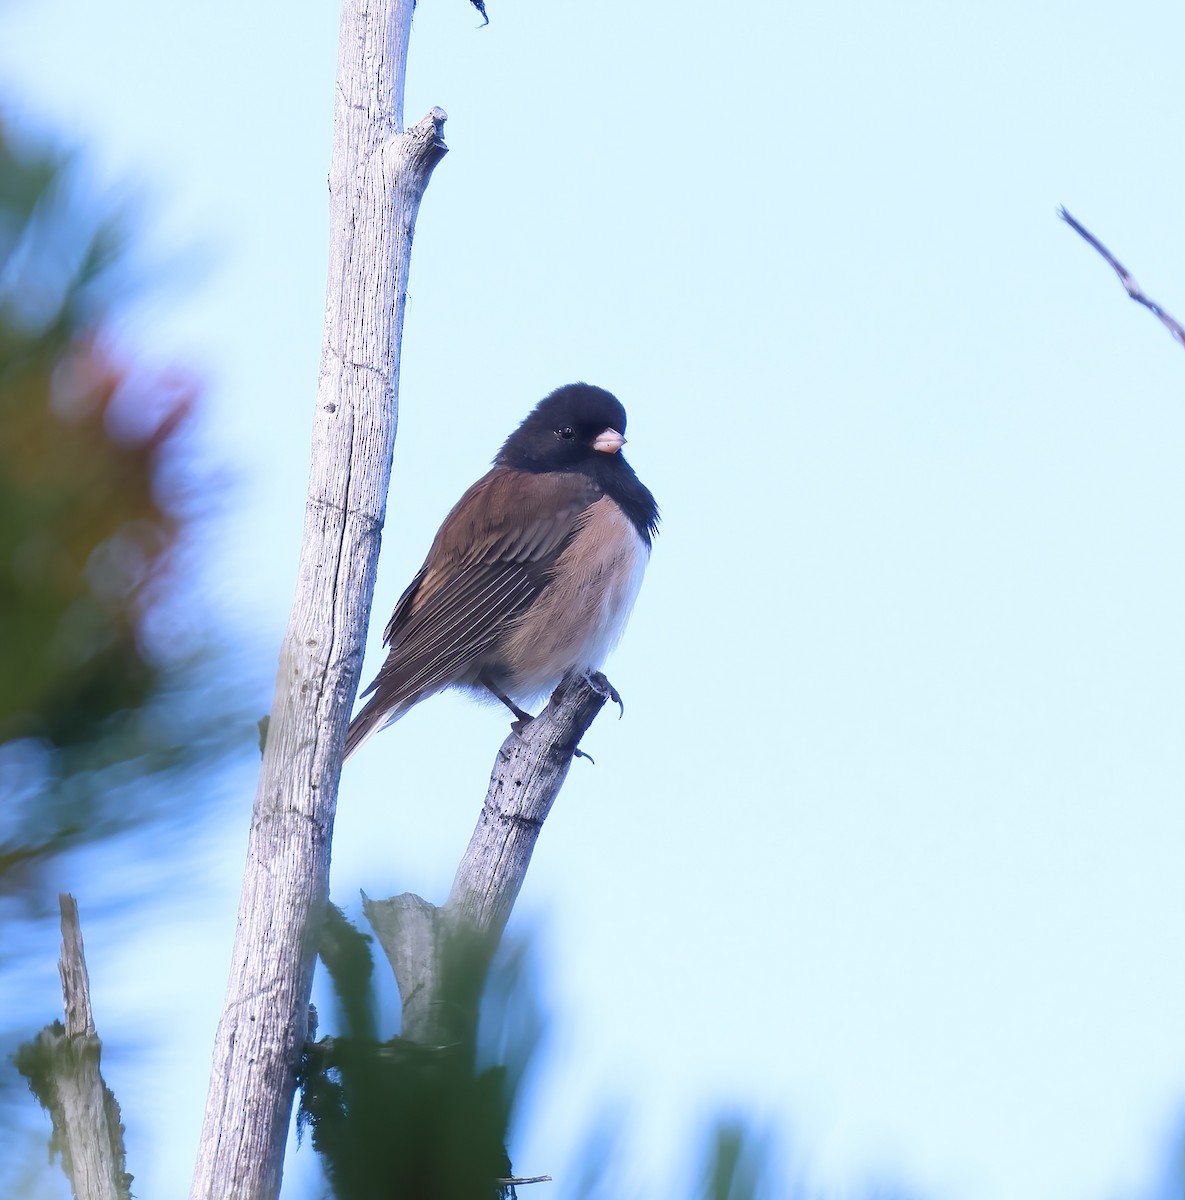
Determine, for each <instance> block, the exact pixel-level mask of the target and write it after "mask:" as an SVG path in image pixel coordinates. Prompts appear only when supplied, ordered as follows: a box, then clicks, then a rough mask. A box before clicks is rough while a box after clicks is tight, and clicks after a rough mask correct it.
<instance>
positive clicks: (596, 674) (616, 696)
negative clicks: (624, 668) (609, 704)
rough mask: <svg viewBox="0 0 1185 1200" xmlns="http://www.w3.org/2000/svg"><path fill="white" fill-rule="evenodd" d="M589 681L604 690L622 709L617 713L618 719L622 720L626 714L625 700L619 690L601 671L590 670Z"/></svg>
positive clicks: (598, 689) (600, 690)
mask: <svg viewBox="0 0 1185 1200" xmlns="http://www.w3.org/2000/svg"><path fill="white" fill-rule="evenodd" d="M586 678H587V679H588V681H589V683H591V684H592V685H593V687H595V688H596V689H597V691H599V692H603V693H604V694H605V695H606V696H608V697H609V699H610V700H612V701H613V703H614V704H616V705H617V707H618V709H619V710H620V711H619V712H618V714H617V719H618V720H619V721H620V720H621V718H622V717H624V716H625V701H624V700H622V698H621V694H620V693H619V692H618V690H617V689H616V688H615V687H614V686H613V685H612V684H611V683H610V682H609V680H608V679H606V678H605V676H604V675H602V674H601V672H600V671H590V672H589V673H588V675H587V676H586Z"/></svg>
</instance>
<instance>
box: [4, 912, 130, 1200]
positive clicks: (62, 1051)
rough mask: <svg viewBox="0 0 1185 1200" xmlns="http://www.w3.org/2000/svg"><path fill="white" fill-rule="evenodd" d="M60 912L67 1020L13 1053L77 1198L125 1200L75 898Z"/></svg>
mask: <svg viewBox="0 0 1185 1200" xmlns="http://www.w3.org/2000/svg"><path fill="white" fill-rule="evenodd" d="M58 905H59V907H60V908H61V913H62V954H61V957H60V958H59V960H58V974H59V975H60V976H61V978H62V1008H63V1010H64V1012H65V1017H66V1024H65V1027H63V1026H62V1024H61V1022H60V1021H55V1022H54V1023H53V1024H52V1025H47V1026H46V1027H45V1028H44V1029H43V1030H42V1031H41V1032H40V1033H39V1034H38V1035H37V1037H36V1039H35V1040H34V1041H32V1042H28V1043H26V1044H25V1045H23V1046H21V1048H20V1049H19V1050H18V1052H17V1056H16V1059H17V1067H18V1069H19V1070H20V1072H21V1074H22V1075H24V1076H25V1077H26V1078H27V1079H28V1081H29V1086H30V1087H31V1088H32V1090H33V1093H34V1095H36V1096H37V1098H38V1100H40V1102H41V1104H42V1106H43V1107H44V1108H46V1109H47V1110H48V1111H49V1114H50V1118H51V1119H52V1121H53V1130H54V1132H53V1141H52V1143H51V1146H52V1147H53V1148H54V1149H56V1150H57V1151H58V1152H59V1153H60V1154H61V1156H62V1170H63V1171H65V1173H66V1178H67V1179H69V1180H70V1188H71V1191H72V1192H73V1194H74V1196H75V1200H130V1197H131V1190H130V1185H131V1180H132V1177H131V1176H130V1175H129V1174H128V1173H127V1170H126V1165H127V1164H126V1161H125V1155H124V1146H123V1125H122V1124H121V1123H120V1113H119V1104H118V1103H117V1102H116V1099H115V1096H114V1095H112V1093H111V1091H110V1089H109V1088H108V1087H107V1085H106V1084H105V1083H104V1082H103V1076H102V1074H101V1073H100V1070H99V1059H100V1054H101V1051H102V1043H101V1042H100V1041H99V1036H98V1033H97V1032H96V1030H95V1021H94V1017H93V1016H92V1014H91V996H90V980H89V978H88V976H87V971H86V957H85V954H84V952H83V947H82V926H81V924H80V923H79V920H78V902H77V901H76V900H75V899H74V897H73V896H71V895H70V894H69V893H68V892H62V893H61V894H60V895H59V896H58Z"/></svg>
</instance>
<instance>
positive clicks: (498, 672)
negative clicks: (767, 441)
mask: <svg viewBox="0 0 1185 1200" xmlns="http://www.w3.org/2000/svg"><path fill="white" fill-rule="evenodd" d="M624 444H625V409H624V408H622V406H621V404H620V402H619V401H618V400H617V398H616V397H615V396H613V395H612V394H610V393H609V392H607V391H605V390H604V389H603V388H598V387H593V386H591V385H590V384H587V383H571V384H568V385H567V386H565V387H562V388H558V389H557V390H556V391H554V392H552V393H551V395H550V396H548V397H546V398H545V399H544V400H541V401H540V402H539V403H538V404H537V405H536V406H535V408H534V409H533V410H532V411H531V413H530V415H529V416H528V417H527V418H526V420H525V421H523V423H522V424H521V425H520V426H519V427H518V428H517V429H516V430H515V431H514V432H513V433H512V434H511V435H510V436H509V437H508V438H507V439H506V441H505V443H504V444H503V446H502V449H501V450H499V451H498V456H497V458H495V459H494V465H493V468H492V469H491V470H490V471H489V472H488V473H487V474H486V475H484V476H482V478H481V479H479V480H478V481H477V482H476V483H475V484H474V485H473V486H472V487H471V488H470V489H469V490H468V491H467V492H466V493H465V494H464V495H463V496H462V497H461V499H460V501H459V502H458V503H457V505H456V506H455V507H454V508H453V510H452V512H450V513H449V515H448V516H447V517H445V519H444V524H443V525H441V527H440V531H439V532H438V533H437V535H436V539H435V541H433V543H432V548H431V550H429V551H428V557H427V558H426V559H425V560H424V565H423V566H422V567H421V568H420V570H419V574H417V575H416V577H415V579H413V580H412V581H411V586H410V587H409V588H408V589H407V591H406V592H404V593H403V595H402V596H401V597H400V599H399V603H398V604H396V605H395V611H394V613H393V614H392V615H391V620H390V621H389V622H388V624H387V629H386V632H385V634H384V638H383V640H384V643H385V644H386V645H387V646H388V647H389V653H388V654H387V661H386V662H385V663H383V666H382V669H381V670H380V671H379V673H378V676H377V677H376V679H375V680H374V682H373V683H372V684H371V685H370V687H369V688H367V690H366V692H365V693H364V695H368V696H370V699H369V700H368V701H367V703H366V705H365V707H363V709H362V711H361V712H359V713H358V715H357V716H356V717H355V718H354V720H353V721H352V722H351V724H350V730H349V733H348V734H347V735H346V755H347V756H349V755H350V754H352V753H353V752H354V751H355V750H357V749H358V747H359V746H360V745H362V743H363V742H364V741H365V740H366V739H367V738H368V737H369V736H370V735H371V734H372V733H375V732H376V731H377V730H379V729H382V728H384V727H385V726H387V725H390V724H391V723H392V722H393V721H397V720H399V718H400V717H401V716H403V714H404V713H405V712H407V710H408V709H409V708H411V707H412V705H414V704H418V703H419V702H420V701H421V700H423V699H424V697H425V696H430V695H432V694H433V693H434V692H439V691H442V690H443V689H444V688H447V687H454V686H460V687H464V688H467V689H470V690H471V691H474V692H477V693H479V694H485V695H487V696H489V695H492V696H495V697H497V698H498V699H499V700H501V701H502V703H503V704H505V705H506V706H507V708H509V709H510V710H511V711H512V712H513V713H514V714H515V716H516V717H517V718H518V719H519V720H520V721H526V720H530V714H529V713H527V712H525V711H524V710H523V709H522V708H521V707H519V705H520V704H528V703H530V702H531V701H532V700H534V699H535V698H537V697H539V696H542V695H543V694H545V693H547V692H550V691H551V689H552V688H554V687H555V686H556V685H557V684H558V683H559V682H560V680H561V679H563V678H564V677H565V676H567V675H570V674H575V673H578V672H584V671H589V670H595V669H596V668H598V667H599V666H600V665H601V663H602V662H603V661H604V658H605V656H606V655H607V654H608V653H609V651H610V650H611V649H612V648H613V647H614V645H615V644H616V643H617V640H618V639H619V638H620V637H621V633H622V631H623V629H624V628H625V623H626V620H627V618H628V617H629V614H630V609H631V608H632V607H633V604H634V599H635V597H636V596H637V594H638V587H639V585H640V584H641V582H642V573H643V571H644V570H645V568H646V564H647V562H648V561H649V559H650V544H651V540H652V539H653V537H654V534H655V532H656V530H657V528H658V507H657V505H656V504H655V503H654V497H653V496H652V495H651V494H650V492H649V490H648V489H647V488H646V487H645V485H644V484H642V483H641V481H640V480H639V479H638V477H637V476H636V475H635V474H634V472H633V469H632V468H631V467H630V465H629V463H627V462H626V460H625V458H624V457H623V456H622V454H621V447H622V446H623V445H624Z"/></svg>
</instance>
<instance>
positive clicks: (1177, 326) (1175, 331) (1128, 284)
mask: <svg viewBox="0 0 1185 1200" xmlns="http://www.w3.org/2000/svg"><path fill="white" fill-rule="evenodd" d="M1057 215H1058V216H1059V217H1061V219H1062V220H1063V221H1065V223H1066V224H1067V225H1069V227H1070V228H1071V229H1072V230H1074V232H1075V233H1077V234H1078V235H1079V236H1080V237H1082V238H1083V239H1084V240H1085V241H1087V242H1089V243H1090V245H1092V246H1093V247H1094V248H1095V249H1096V250H1097V251H1098V252H1099V253H1100V254H1101V255H1102V256H1103V259H1104V261H1106V262H1107V263H1109V264H1110V266H1111V269H1112V270H1113V271H1114V272H1115V274H1116V275H1118V276H1119V282H1120V283H1122V284H1123V289H1124V291H1126V292H1127V294H1128V295H1129V296H1130V297H1131V298H1132V299H1133V300H1134V301H1135V302H1136V303H1137V304H1142V305H1143V306H1144V307H1145V308H1146V309H1148V310H1149V311H1150V312H1152V313H1155V314H1156V316H1157V317H1158V318H1159V319H1160V322H1161V324H1163V325H1164V327H1165V328H1166V329H1167V330H1168V331H1169V333H1171V334H1172V335H1173V337H1174V338H1176V340H1177V341H1178V342H1179V343H1180V344H1181V345H1182V346H1185V328H1183V327H1182V326H1181V323H1180V322H1179V321H1178V320H1177V319H1176V318H1175V317H1172V316H1170V315H1169V314H1168V313H1167V312H1165V311H1164V309H1163V308H1161V307H1160V305H1159V304H1157V303H1156V302H1155V301H1154V300H1149V299H1148V297H1147V296H1146V295H1145V294H1144V292H1143V290H1142V289H1141V287H1140V285H1139V284H1138V283H1137V282H1136V281H1135V279H1134V278H1132V273H1131V272H1130V271H1129V270H1128V269H1127V267H1125V266H1124V265H1123V263H1121V262H1120V261H1119V259H1117V258H1116V257H1115V255H1114V254H1112V253H1111V251H1110V250H1108V249H1107V247H1106V246H1104V245H1103V243H1102V242H1100V241H1099V239H1098V238H1097V237H1095V235H1094V234H1093V233H1091V232H1090V230H1089V229H1087V228H1086V226H1085V225H1083V224H1082V222H1081V221H1079V220H1077V218H1075V217H1073V216H1071V214H1070V213H1069V211H1068V210H1067V209H1066V207H1065V206H1064V205H1063V206H1062V207H1061V208H1059V209H1058V213H1057Z"/></svg>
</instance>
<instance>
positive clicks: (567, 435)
mask: <svg viewBox="0 0 1185 1200" xmlns="http://www.w3.org/2000/svg"><path fill="white" fill-rule="evenodd" d="M556 433H558V434H559V435H560V437H562V438H563V439H564V441H565V442H570V441H571V440H572V439H573V438H574V437H575V436H576V430H575V429H573V428H572V426H571V425H564V426H563V427H562V428H560V429H557V430H556Z"/></svg>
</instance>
